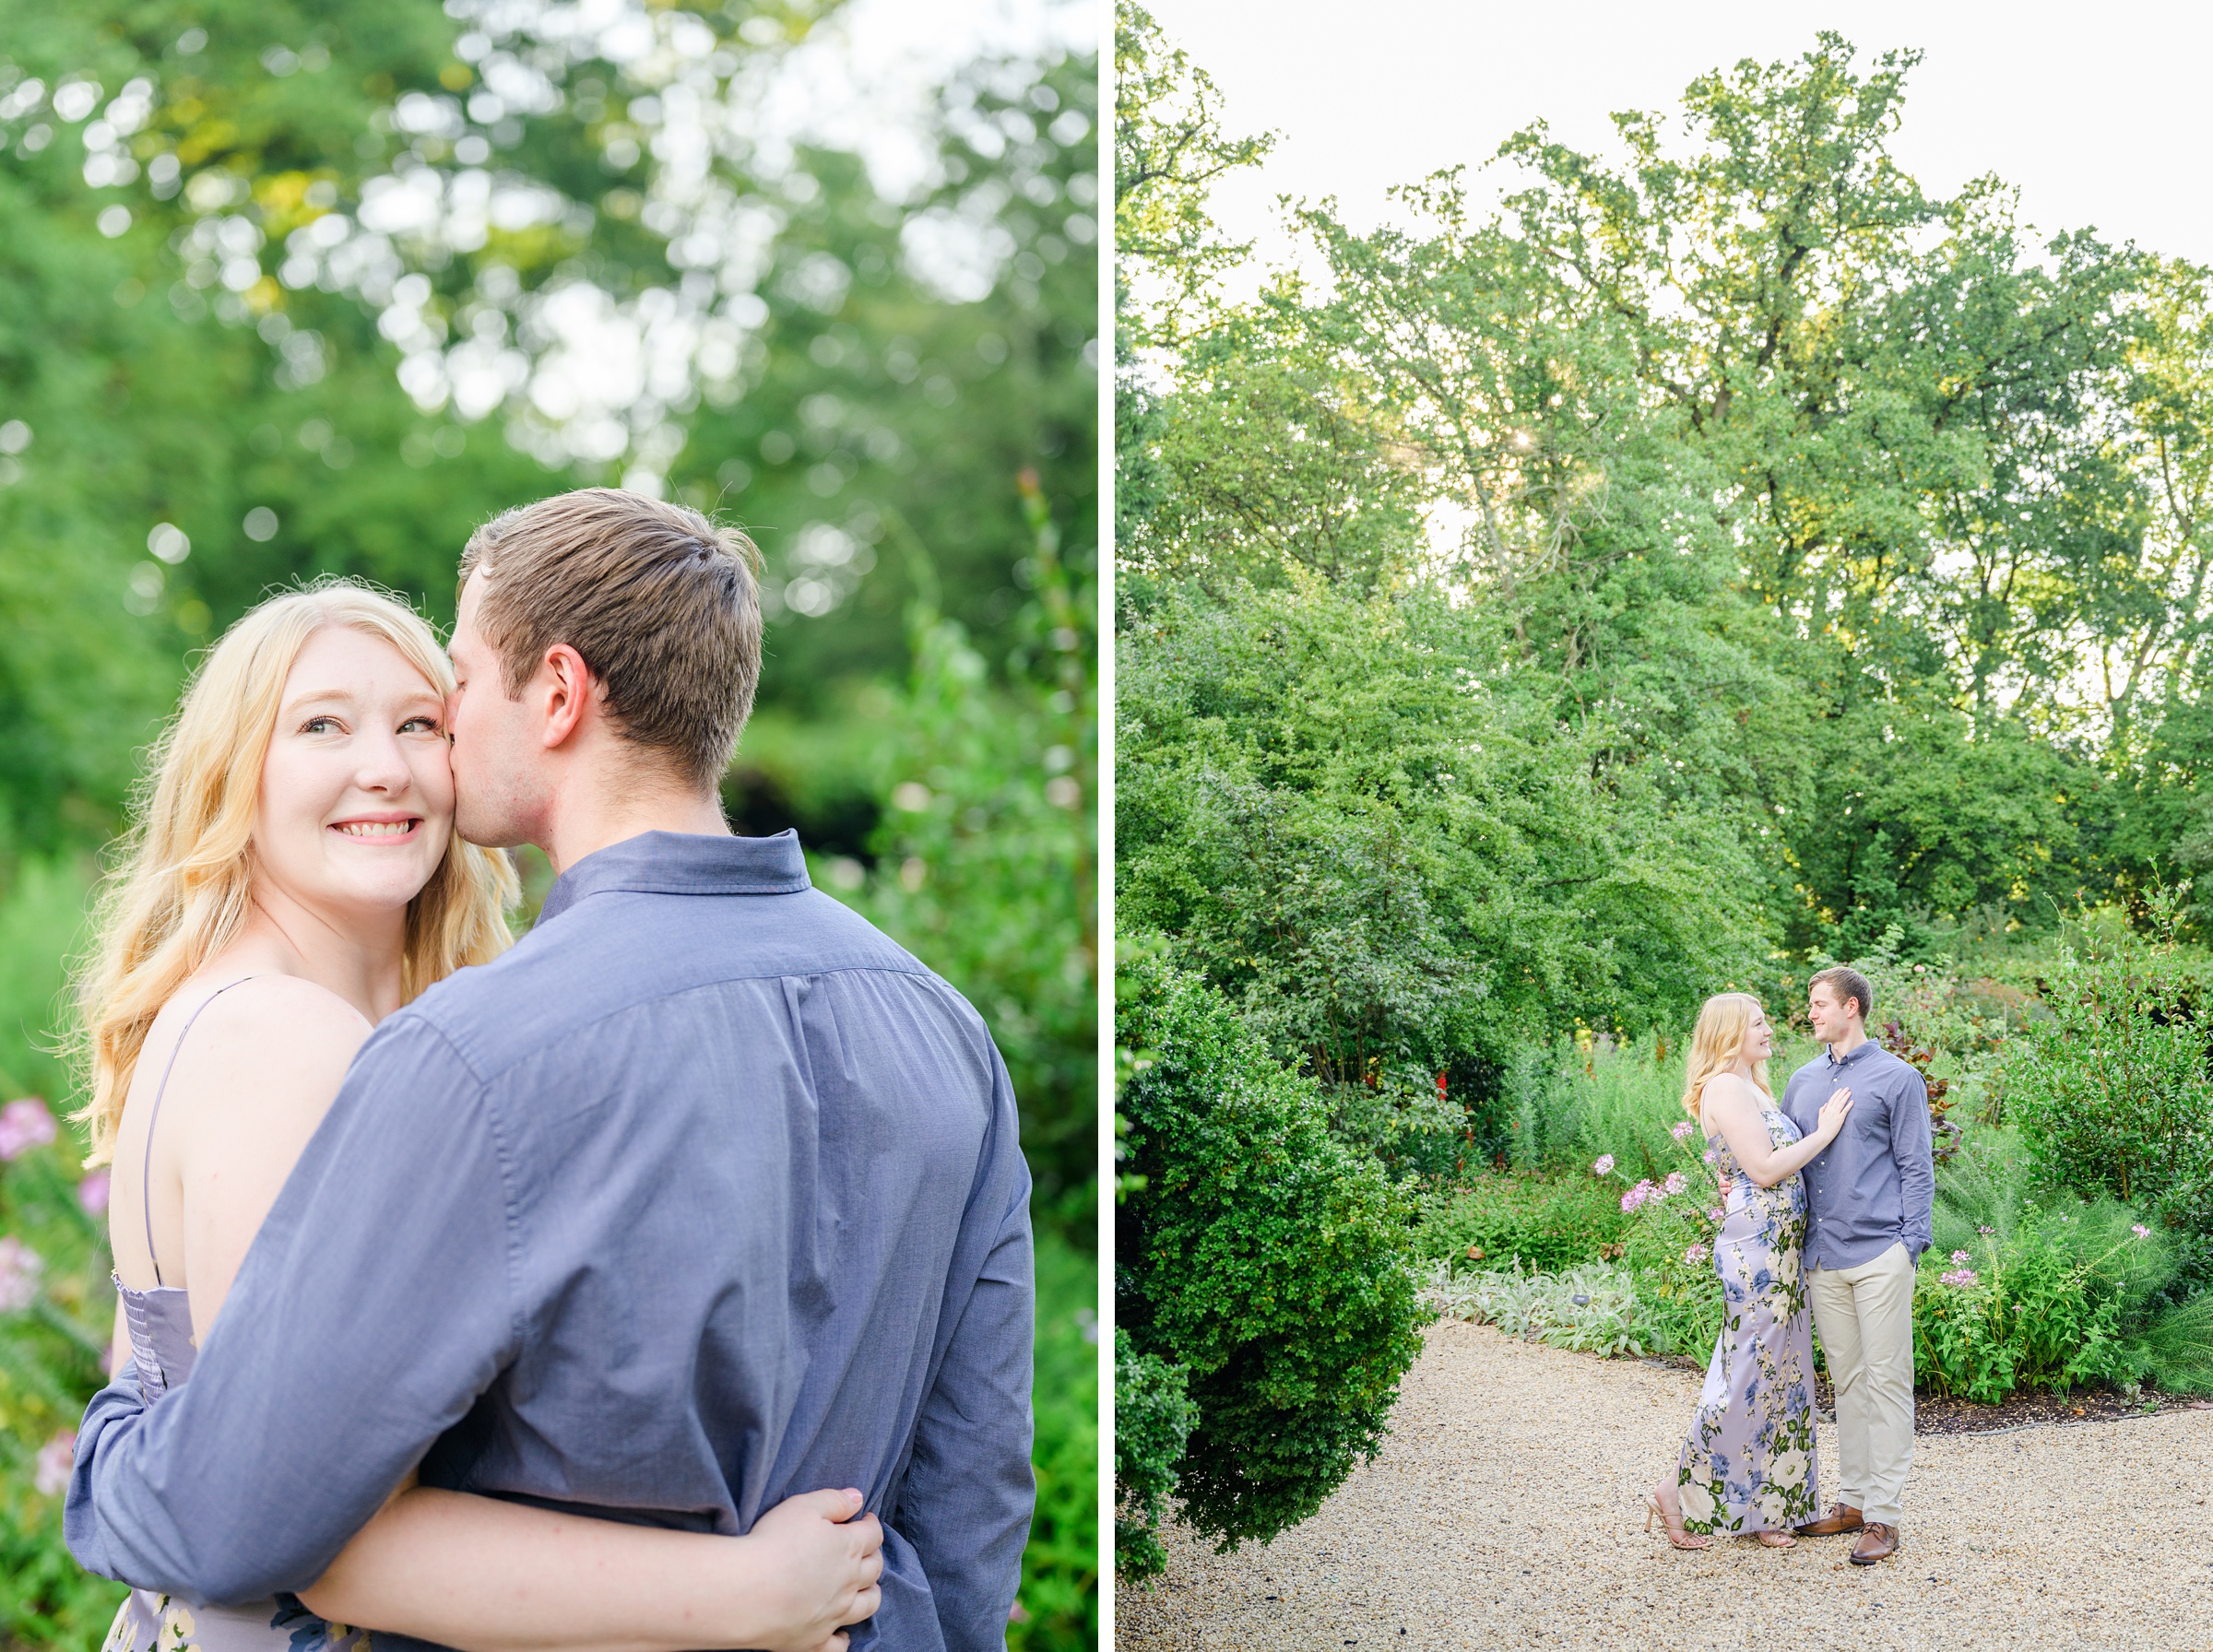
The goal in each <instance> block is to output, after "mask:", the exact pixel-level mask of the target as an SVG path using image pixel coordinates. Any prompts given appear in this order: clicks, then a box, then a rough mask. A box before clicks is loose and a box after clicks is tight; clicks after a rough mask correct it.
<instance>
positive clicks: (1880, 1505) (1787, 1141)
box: [1645, 968, 1935, 1565]
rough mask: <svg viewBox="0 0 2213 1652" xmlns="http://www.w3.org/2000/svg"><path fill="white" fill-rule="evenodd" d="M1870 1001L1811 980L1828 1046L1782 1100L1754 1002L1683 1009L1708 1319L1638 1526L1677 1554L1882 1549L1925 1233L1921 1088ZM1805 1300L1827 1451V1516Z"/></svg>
mask: <svg viewBox="0 0 2213 1652" xmlns="http://www.w3.org/2000/svg"><path fill="white" fill-rule="evenodd" d="M1872 1004H1873V992H1872V989H1871V988H1870V987H1869V985H1868V984H1867V980H1866V977H1865V976H1864V975H1862V974H1860V973H1858V972H1857V971H1855V970H1851V969H1843V968H1838V969H1830V970H1824V971H1822V972H1821V973H1819V974H1817V975H1816V976H1815V977H1814V978H1813V980H1812V982H1811V983H1810V984H1809V986H1808V991H1807V1013H1808V1018H1809V1020H1810V1021H1812V1024H1813V1028H1814V1032H1815V1035H1816V1036H1817V1037H1818V1038H1820V1039H1821V1040H1822V1041H1823V1043H1824V1044H1826V1046H1827V1047H1826V1048H1825V1049H1824V1051H1823V1052H1822V1054H1821V1055H1819V1056H1816V1057H1815V1058H1814V1059H1813V1060H1812V1061H1809V1062H1807V1063H1806V1064H1805V1066H1804V1067H1802V1068H1799V1069H1798V1071H1797V1072H1796V1073H1794V1074H1793V1076H1792V1079H1791V1081H1790V1084H1789V1086H1788V1088H1787V1089H1786V1090H1785V1091H1784V1093H1783V1099H1782V1100H1781V1102H1780V1103H1778V1102H1777V1101H1776V1099H1775V1096H1774V1092H1773V1091H1772V1090H1770V1088H1769V1084H1768V1057H1769V1054H1770V1053H1771V1052H1772V1050H1773V1048H1774V1033H1773V1031H1772V1029H1771V1028H1770V1027H1769V1024H1768V1020H1767V1016H1766V1014H1765V1013H1764V1012H1763V1011H1762V1010H1761V1009H1760V1007H1759V1004H1758V1002H1757V1000H1756V999H1754V998H1751V997H1747V996H1746V995H1745V994H1743V993H1723V994H1721V995H1719V996H1717V997H1712V998H1709V999H1708V1000H1707V1001H1706V1004H1705V1007H1704V1008H1703V1009H1701V1010H1700V1011H1699V1014H1698V1029H1697V1032H1695V1033H1694V1034H1693V1037H1692V1040H1691V1053H1690V1061H1689V1072H1688V1077H1687V1080H1686V1084H1685V1086H1684V1091H1683V1107H1684V1111H1685V1112H1686V1113H1688V1114H1689V1115H1690V1116H1691V1117H1692V1118H1693V1119H1694V1120H1696V1121H1697V1123H1698V1129H1699V1131H1700V1133H1701V1135H1702V1136H1703V1137H1704V1138H1705V1139H1706V1142H1707V1145H1708V1147H1709V1149H1710V1155H1709V1156H1710V1159H1711V1161H1712V1162H1713V1163H1714V1165H1715V1167H1716V1168H1717V1170H1719V1172H1720V1173H1721V1176H1722V1193H1723V1220H1722V1226H1721V1230H1720V1232H1719V1233H1716V1235H1715V1237H1714V1245H1713V1263H1714V1270H1715V1272H1716V1273H1718V1274H1719V1275H1720V1277H1721V1280H1722V1297H1723V1303H1724V1316H1723V1321H1722V1333H1721V1336H1720V1338H1719V1339H1718V1340H1717V1341H1716V1343H1715V1346H1714V1351H1713V1358H1712V1361H1711V1363H1710V1364H1709V1365H1708V1367H1707V1373H1706V1385H1705V1388H1704V1390H1703V1392H1702V1393H1701V1395H1700V1396H1699V1400H1698V1410H1697V1413H1696V1414H1695V1416H1694V1418H1693V1420H1692V1423H1691V1429H1690V1433H1689V1436H1688V1437H1687V1438H1686V1441H1685V1442H1684V1445H1683V1448H1682V1450H1681V1452H1680V1453H1679V1454H1678V1456H1677V1458H1676V1462H1675V1472H1674V1474H1673V1475H1671V1476H1669V1477H1668V1478H1667V1479H1666V1480H1665V1481H1663V1483H1662V1484H1661V1485H1660V1486H1659V1487H1657V1488H1656V1489H1655V1490H1654V1492H1653V1493H1652V1497H1651V1515H1650V1516H1649V1517H1648V1518H1647V1520H1646V1522H1645V1524H1646V1527H1647V1528H1648V1529H1649V1528H1650V1527H1651V1521H1652V1520H1653V1519H1658V1520H1661V1521H1663V1523H1664V1524H1665V1526H1666V1528H1667V1534H1668V1540H1669V1541H1670V1542H1671V1543H1673V1544H1674V1545H1675V1547H1676V1548H1678V1549H1703V1548H1705V1547H1706V1546H1707V1545H1708V1543H1709V1542H1710V1540H1711V1538H1710V1535H1709V1534H1712V1533H1717V1532H1727V1533H1731V1534H1734V1535H1738V1536H1747V1537H1756V1538H1757V1540H1759V1541H1760V1542H1762V1543H1764V1544H1766V1545H1768V1546H1769V1547H1771V1548H1787V1547H1789V1546H1790V1544H1791V1543H1792V1541H1793V1538H1792V1535H1791V1534H1792V1532H1793V1530H1794V1531H1795V1532H1796V1533H1797V1534H1798V1535H1799V1536H1802V1537H1826V1536H1831V1535H1835V1534H1838V1533H1844V1532H1857V1533H1860V1534H1861V1535H1860V1538H1859V1541H1858V1543H1857V1544H1856V1545H1855V1547H1854V1549H1853V1551H1852V1557H1851V1558H1852V1563H1854V1564H1855V1565H1872V1564H1874V1563H1876V1562H1877V1561H1881V1560H1885V1559H1888V1557H1889V1556H1890V1555H1891V1554H1893V1553H1895V1552H1897V1550H1898V1547H1899V1535H1898V1522H1899V1502H1900V1499H1901V1497H1902V1494H1903V1492H1904V1486H1905V1476H1906V1469H1907V1466H1908V1464H1909V1463H1910V1462H1911V1457H1912V1444H1913V1342H1912V1327H1913V1314H1912V1303H1913V1268H1914V1264H1915V1262H1917V1261H1918V1260H1919V1258H1920V1256H1921V1253H1922V1252H1923V1251H1924V1250H1926V1249H1927V1248H1928V1245H1929V1221H1930V1208H1931V1204H1932V1202H1933V1199H1934V1194H1935V1166H1934V1163H1933V1162H1932V1160H1931V1156H1930V1148H1929V1117H1928V1093H1927V1091H1926V1089H1925V1087H1924V1086H1923V1082H1922V1079H1921V1075H1920V1074H1919V1073H1918V1072H1916V1071H1915V1070H1914V1069H1913V1068H1911V1066H1909V1065H1908V1064H1906V1063H1905V1062H1903V1061H1900V1060H1899V1059H1898V1057H1897V1056H1892V1055H1891V1054H1889V1052H1888V1051H1886V1050H1884V1049H1883V1048H1882V1047H1881V1046H1880V1045H1879V1044H1875V1043H1873V1042H1872V1041H1870V1040H1869V1039H1868V1037H1867V1034H1866V1017H1867V1011H1868V1009H1870V1008H1871V1007H1872ZM1824 1092H1826V1099H1825V1100H1820V1101H1817V1099H1816V1098H1817V1097H1818V1096H1821V1095H1822V1094H1823V1093H1824ZM1855 1092H1856V1097H1857V1099H1856V1101H1855ZM1809 1307H1810V1309H1811V1311H1812V1316H1813V1319H1814V1320H1815V1321H1816V1322H1817V1324H1818V1326H1819V1327H1820V1331H1821V1341H1822V1347H1823V1350H1824V1352H1825V1354H1826V1356H1827V1360H1828V1368H1829V1375H1830V1380H1831V1382H1832V1384H1833V1386H1834V1388H1835V1391H1836V1405H1837V1424H1838V1429H1837V1432H1838V1445H1839V1456H1840V1459H1841V1465H1840V1466H1841V1481H1842V1484H1841V1486H1840V1495H1839V1497H1838V1500H1837V1501H1836V1503H1835V1504H1834V1505H1833V1506H1832V1507H1831V1508H1830V1510H1829V1511H1828V1514H1827V1515H1825V1516H1824V1515H1820V1514H1819V1513H1818V1511H1819V1509H1820V1493H1819V1479H1820V1474H1819V1467H1818V1457H1817V1451H1816V1442H1815V1409H1814V1394H1813V1373H1814V1364H1813V1346H1812V1337H1811V1334H1810V1331H1809V1328H1808V1323H1807V1316H1808V1310H1809Z"/></svg>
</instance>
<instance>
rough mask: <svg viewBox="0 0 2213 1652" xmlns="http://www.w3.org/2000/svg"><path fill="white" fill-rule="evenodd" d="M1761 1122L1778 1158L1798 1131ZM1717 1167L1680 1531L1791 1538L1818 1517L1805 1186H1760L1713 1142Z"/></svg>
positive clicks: (1765, 1107) (1681, 1468) (1770, 1107)
mask: <svg viewBox="0 0 2213 1652" xmlns="http://www.w3.org/2000/svg"><path fill="white" fill-rule="evenodd" d="M1760 1117H1761V1118H1762V1119H1763V1120H1764V1121H1765V1122H1766V1124H1767V1127H1768V1139H1769V1140H1770V1141H1772V1142H1773V1143H1774V1144H1775V1145H1776V1146H1777V1147H1779V1148H1781V1147H1788V1146H1790V1145H1791V1144H1792V1143H1793V1142H1794V1141H1796V1140H1798V1139H1799V1134H1798V1127H1797V1126H1795V1125H1793V1123H1791V1121H1790V1120H1789V1119H1788V1118H1786V1117H1785V1116H1783V1114H1782V1112H1781V1109H1780V1108H1778V1107H1777V1106H1776V1105H1775V1103H1774V1102H1773V1101H1772V1100H1767V1101H1764V1102H1763V1103H1762V1104H1761V1106H1760ZM1709 1145H1710V1147H1711V1148H1712V1149H1713V1161H1714V1166H1715V1168H1716V1169H1718V1170H1719V1171H1720V1172H1721V1173H1722V1174H1723V1175H1726V1176H1727V1177H1729V1179H1730V1185H1729V1202H1728V1206H1727V1208H1726V1210H1725V1212H1724V1216H1723V1220H1722V1229H1721V1232H1720V1233H1717V1234H1716V1235H1715V1236H1714V1242H1713V1266H1714V1271H1715V1272H1716V1273H1718V1274H1720V1275H1721V1278H1722V1299H1723V1319H1722V1334H1721V1337H1720V1339H1718V1340H1717V1341H1716V1342H1715V1343H1714V1347H1713V1360H1712V1363H1710V1364H1709V1365H1708V1366H1707V1367H1706V1388H1705V1392H1704V1393H1702V1394H1701V1395H1700V1396H1699V1397H1698V1413H1697V1415H1696V1416H1694V1417H1693V1418H1692V1419H1691V1425H1690V1436H1689V1438H1687V1439H1686V1440H1685V1441H1684V1443H1683V1455H1682V1457H1680V1458H1679V1459H1678V1461H1677V1464H1676V1470H1675V1484H1676V1492H1677V1494H1678V1495H1679V1496H1680V1497H1681V1498H1682V1500H1683V1525H1684V1528H1685V1529H1686V1530H1688V1531H1696V1532H1709V1533H1727V1534H1739V1535H1749V1534H1750V1533H1753V1532H1757V1531H1788V1530H1789V1529H1790V1528H1792V1527H1793V1526H1795V1525H1798V1524H1800V1523H1802V1522H1804V1521H1807V1520H1813V1519H1817V1518H1818V1517H1819V1516H1820V1502H1821V1499H1820V1490H1819V1481H1820V1467H1819V1463H1818V1461H1817V1457H1816V1455H1815V1449H1814V1348H1813V1333H1812V1329H1811V1326H1810V1323H1809V1321H1808V1318H1807V1298H1806V1290H1805V1275H1804V1273H1803V1271H1802V1270H1801V1268H1800V1257H1801V1254H1802V1252H1803V1251H1804V1248H1805V1183H1804V1182H1803V1181H1801V1180H1800V1179H1799V1178H1798V1177H1797V1176H1796V1175H1794V1174H1793V1175H1791V1176H1789V1177H1786V1178H1785V1179H1784V1180H1782V1181H1781V1182H1778V1183H1777V1184H1776V1185H1775V1186H1772V1187H1762V1186H1759V1185H1758V1184H1757V1183H1756V1182H1754V1181H1753V1180H1752V1178H1751V1177H1750V1176H1748V1175H1746V1174H1745V1172H1744V1169H1743V1167H1742V1166H1741V1165H1740V1164H1738V1162H1736V1157H1735V1155H1734V1154H1733V1153H1731V1152H1730V1150H1729V1144H1728V1143H1727V1142H1726V1141H1724V1140H1723V1139H1722V1138H1721V1137H1719V1136H1715V1137H1712V1138H1710V1139H1709Z"/></svg>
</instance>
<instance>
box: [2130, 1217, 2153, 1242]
mask: <svg viewBox="0 0 2213 1652" xmlns="http://www.w3.org/2000/svg"><path fill="white" fill-rule="evenodd" d="M2128 1231H2129V1232H2130V1233H2134V1234H2135V1235H2136V1237H2137V1238H2139V1239H2148V1238H2150V1237H2151V1230H2150V1229H2149V1228H2148V1227H2146V1226H2145V1225H2144V1224H2143V1223H2142V1222H2140V1221H2139V1222H2138V1223H2136V1226H2134V1227H2132V1228H2130V1229H2129V1230H2128Z"/></svg>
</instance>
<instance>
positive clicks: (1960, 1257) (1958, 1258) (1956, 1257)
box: [1952, 1250, 1968, 1262]
mask: <svg viewBox="0 0 2213 1652" xmlns="http://www.w3.org/2000/svg"><path fill="white" fill-rule="evenodd" d="M1952 1260H1953V1261H1955V1262H1964V1261H1966V1260H1968V1255H1967V1253H1966V1252H1965V1251H1963V1250H1956V1251H1954V1252H1953V1253H1952Z"/></svg>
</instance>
